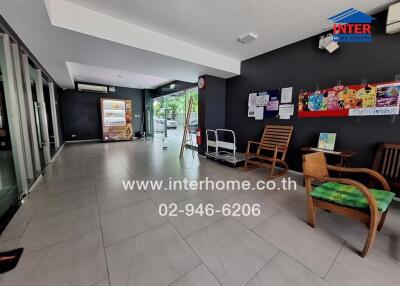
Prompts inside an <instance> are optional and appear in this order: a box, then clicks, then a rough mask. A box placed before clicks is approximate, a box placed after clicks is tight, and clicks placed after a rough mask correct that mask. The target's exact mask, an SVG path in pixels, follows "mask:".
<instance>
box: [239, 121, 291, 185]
mask: <svg viewBox="0 0 400 286" xmlns="http://www.w3.org/2000/svg"><path fill="white" fill-rule="evenodd" d="M292 132H293V126H285V125H266V126H265V128H264V132H263V135H262V137H261V140H260V142H255V141H249V142H248V144H247V149H246V154H245V157H246V161H245V168H247V167H248V164H252V165H255V166H257V167H266V168H270V172H269V174H267V178H270V179H272V178H276V177H279V176H283V175H284V174H286V172H287V171H288V169H289V167H288V165H287V164H286V162H285V158H286V153H287V149H288V147H289V142H290V138H291V136H292ZM252 145H256V146H257V149H256V150H257V151H256V152H255V153H254V152H251V147H252ZM267 153H269V154H271V153H272V155H269V156H268V155H267ZM276 167H279V168H281V170H280V171H278V172H275V171H276Z"/></svg>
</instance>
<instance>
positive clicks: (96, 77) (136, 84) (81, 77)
mask: <svg viewBox="0 0 400 286" xmlns="http://www.w3.org/2000/svg"><path fill="white" fill-rule="evenodd" d="M67 68H68V71H69V73H70V75H73V80H74V81H77V82H82V81H83V82H91V83H102V84H105V85H112V86H123V87H132V88H139V89H142V88H148V89H152V88H156V87H159V86H161V85H164V84H167V83H169V82H171V81H172V80H171V79H167V78H162V77H156V76H151V75H144V74H139V73H132V72H126V71H120V70H114V69H108V68H103V67H98V66H89V65H82V64H78V63H70V62H67Z"/></svg>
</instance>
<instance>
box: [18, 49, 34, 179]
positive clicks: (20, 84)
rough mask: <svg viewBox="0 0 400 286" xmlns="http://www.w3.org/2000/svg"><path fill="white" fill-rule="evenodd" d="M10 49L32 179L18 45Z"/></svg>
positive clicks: (31, 177)
mask: <svg viewBox="0 0 400 286" xmlns="http://www.w3.org/2000/svg"><path fill="white" fill-rule="evenodd" d="M12 51H13V57H14V67H15V80H16V84H17V95H18V102H19V110H20V113H21V127H22V135H23V139H24V140H23V144H24V150H25V162H26V170H27V175H28V179H31V180H33V179H34V178H35V175H34V173H33V165H32V152H31V144H30V138H29V129H28V120H27V115H26V114H27V112H26V105H25V98H24V88H23V84H22V73H21V59H20V52H19V47H18V45H17V44H12Z"/></svg>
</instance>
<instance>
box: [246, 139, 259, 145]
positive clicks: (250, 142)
mask: <svg viewBox="0 0 400 286" xmlns="http://www.w3.org/2000/svg"><path fill="white" fill-rule="evenodd" d="M248 144H257V145H260V144H261V142H256V141H251V140H249V141H248Z"/></svg>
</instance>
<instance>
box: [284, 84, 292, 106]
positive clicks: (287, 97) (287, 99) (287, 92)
mask: <svg viewBox="0 0 400 286" xmlns="http://www.w3.org/2000/svg"><path fill="white" fill-rule="evenodd" d="M292 97H293V87H285V88H282V90H281V103H291V102H292Z"/></svg>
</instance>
